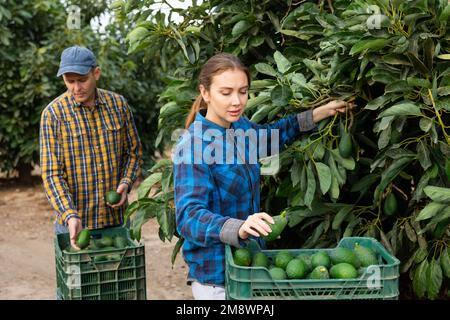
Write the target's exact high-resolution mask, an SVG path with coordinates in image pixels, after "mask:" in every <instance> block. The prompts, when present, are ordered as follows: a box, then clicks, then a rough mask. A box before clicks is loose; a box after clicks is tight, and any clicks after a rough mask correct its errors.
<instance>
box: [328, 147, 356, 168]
mask: <svg viewBox="0 0 450 320" xmlns="http://www.w3.org/2000/svg"><path fill="white" fill-rule="evenodd" d="M331 154H332V155H333V158H334V159H335V160H336V162H337V163H339V164H340V165H341V166H342V167H344V168H345V169H347V170H350V171H352V170H354V169H355V167H356V163H355V160H353V158H342V156H341V154H340V153H339V150H338V149H333V150H331Z"/></svg>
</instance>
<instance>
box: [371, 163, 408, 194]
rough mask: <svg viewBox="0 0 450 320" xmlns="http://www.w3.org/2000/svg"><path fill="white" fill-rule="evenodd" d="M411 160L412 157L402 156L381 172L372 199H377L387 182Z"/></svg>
mask: <svg viewBox="0 0 450 320" xmlns="http://www.w3.org/2000/svg"><path fill="white" fill-rule="evenodd" d="M412 160H413V158H409V157H408V158H402V159H399V160H395V161H393V162H392V164H391V165H390V166H389V167H388V168H387V169H386V170H385V171H384V172H383V173H382V174H381V182H380V184H379V185H378V186H377V188H376V189H375V193H374V200H375V201H377V200H378V199H379V197H380V194H381V193H382V192H384V190H385V189H386V187H387V186H388V185H389V183H391V182H392V180H394V179H395V178H396V177H397V175H399V174H400V172H402V170H403V169H404V168H405V167H406V166H407V165H408V164H409V163H410V162H411V161H412Z"/></svg>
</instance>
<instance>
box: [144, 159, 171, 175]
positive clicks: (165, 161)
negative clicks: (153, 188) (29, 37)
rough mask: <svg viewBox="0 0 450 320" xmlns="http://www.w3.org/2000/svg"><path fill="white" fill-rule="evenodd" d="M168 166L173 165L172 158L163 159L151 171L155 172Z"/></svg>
mask: <svg viewBox="0 0 450 320" xmlns="http://www.w3.org/2000/svg"><path fill="white" fill-rule="evenodd" d="M168 166H172V161H171V160H170V159H161V160H159V161H158V162H157V163H156V164H155V165H154V166H153V167H152V168H151V169H150V170H149V171H150V172H155V171H156V170H158V169H160V168H165V167H168Z"/></svg>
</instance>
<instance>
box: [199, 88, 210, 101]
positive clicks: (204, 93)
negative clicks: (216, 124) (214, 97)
mask: <svg viewBox="0 0 450 320" xmlns="http://www.w3.org/2000/svg"><path fill="white" fill-rule="evenodd" d="M198 88H199V89H200V94H201V95H202V98H203V101H205V102H206V103H209V99H210V95H209V91H208V90H207V89H206V88H205V86H204V85H202V84H201V85H199V87H198Z"/></svg>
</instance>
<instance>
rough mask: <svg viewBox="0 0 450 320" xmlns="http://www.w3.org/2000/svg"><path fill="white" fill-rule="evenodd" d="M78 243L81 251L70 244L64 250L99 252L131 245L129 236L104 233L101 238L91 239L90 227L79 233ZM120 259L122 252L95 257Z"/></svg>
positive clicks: (96, 259)
mask: <svg viewBox="0 0 450 320" xmlns="http://www.w3.org/2000/svg"><path fill="white" fill-rule="evenodd" d="M76 244H77V246H78V247H79V248H80V249H81V250H80V251H76V250H75V249H74V248H73V247H72V246H71V245H70V244H69V246H67V248H66V249H64V251H66V252H69V253H89V252H96V253H97V252H101V251H111V250H117V249H124V248H126V247H127V246H128V245H129V244H128V240H127V238H126V237H123V236H120V235H117V236H112V237H110V236H108V235H103V236H102V237H101V238H100V239H91V234H90V231H89V230H88V229H83V230H82V231H81V232H80V233H79V234H78V236H77V240H76ZM120 259H121V256H120V254H109V255H96V256H95V257H94V261H95V262H102V261H117V260H120Z"/></svg>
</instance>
